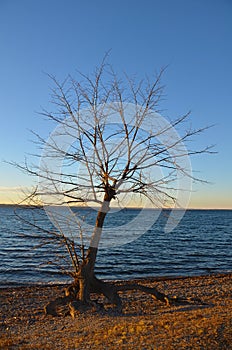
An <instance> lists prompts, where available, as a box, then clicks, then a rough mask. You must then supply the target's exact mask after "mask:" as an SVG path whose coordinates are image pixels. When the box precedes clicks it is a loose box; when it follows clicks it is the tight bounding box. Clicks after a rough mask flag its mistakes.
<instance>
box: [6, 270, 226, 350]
mask: <svg viewBox="0 0 232 350" xmlns="http://www.w3.org/2000/svg"><path fill="white" fill-rule="evenodd" d="M231 277H232V275H231V274H228V275H216V276H206V277H196V278H185V279H173V280H163V281H155V280H147V281H145V280H143V281H141V283H144V284H145V285H150V286H157V287H158V288H159V289H160V290H161V291H164V292H166V293H167V292H168V293H169V294H170V295H178V296H186V297H197V298H200V299H201V300H202V301H203V302H204V303H205V305H203V304H200V303H199V304H194V305H188V304H186V305H181V306H166V305H164V304H162V303H160V302H156V301H154V300H153V299H152V298H150V296H149V295H145V294H141V293H138V292H134V293H133V292H123V293H121V296H122V298H123V306H124V308H123V311H124V312H123V314H121V315H117V314H115V313H114V311H113V310H112V309H111V308H110V307H108V309H107V310H105V312H91V311H88V312H86V313H81V314H79V315H78V316H77V317H76V318H75V319H72V318H71V316H69V315H68V316H66V317H64V316H62V317H55V318H54V317H50V316H46V317H45V316H44V313H43V307H44V305H45V304H46V302H48V301H49V300H51V299H52V298H53V297H56V296H59V295H60V294H61V291H62V289H63V287H62V286H53V287H38V286H36V287H30V288H29V287H25V288H11V289H1V290H0V299H1V325H0V334H1V336H0V349H8V350H11V349H22V350H24V349H69V350H71V349H78V350H79V349H98V350H99V349H100V350H101V349H102V350H103V349H104V350H105V349H126V350H130V349H133V350H135V349H144V350H145V349H146V350H148V349H157V350H159V349H160V350H161V349H165V350H169V349H173V350H174V349H178V350H179V349H193V350H197V349H199V350H200V349H204V350H207V349H209V350H217V349H226V350H228V349H232V331H231V330H232V280H231Z"/></svg>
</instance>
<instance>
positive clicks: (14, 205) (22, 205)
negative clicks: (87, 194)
mask: <svg viewBox="0 0 232 350" xmlns="http://www.w3.org/2000/svg"><path fill="white" fill-rule="evenodd" d="M67 206H68V205H67ZM1 207H18V208H43V205H41V206H39V205H37V206H33V205H27V204H6V203H0V208H1ZM69 207H70V208H78V209H93V207H88V206H78V205H72V206H69ZM114 208H115V209H119V208H118V207H111V209H114ZM96 209H97V207H96ZM139 209H143V210H164V211H171V210H184V211H194V210H201V211H203V210H207V211H210V210H217V211H219V210H221V211H226V210H228V211H231V210H232V208H183V209H182V208H142V207H126V208H122V210H139Z"/></svg>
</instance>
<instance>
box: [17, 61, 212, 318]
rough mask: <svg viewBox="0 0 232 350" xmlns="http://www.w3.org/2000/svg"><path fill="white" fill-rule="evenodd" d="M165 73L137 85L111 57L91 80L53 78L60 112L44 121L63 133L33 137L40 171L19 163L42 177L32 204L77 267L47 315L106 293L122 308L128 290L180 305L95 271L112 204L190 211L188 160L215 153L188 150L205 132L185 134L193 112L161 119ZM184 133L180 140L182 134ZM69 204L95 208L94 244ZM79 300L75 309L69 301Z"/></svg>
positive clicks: (45, 113) (49, 234) (49, 233)
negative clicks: (61, 305) (124, 291)
mask: <svg viewBox="0 0 232 350" xmlns="http://www.w3.org/2000/svg"><path fill="white" fill-rule="evenodd" d="M162 73H163V70H161V72H160V73H159V74H158V75H157V76H156V77H155V79H154V80H150V79H144V80H142V81H139V82H138V81H137V80H136V79H131V78H128V77H127V76H126V75H125V77H124V79H123V80H120V79H119V78H118V76H117V75H116V74H115V73H114V72H113V70H112V69H111V67H110V66H109V65H107V63H106V62H105V59H104V60H103V62H102V64H101V65H100V67H99V68H97V69H96V70H95V72H94V74H92V75H91V76H87V75H83V74H81V73H79V76H80V79H79V80H78V81H77V80H75V79H73V78H72V77H71V76H68V78H67V79H66V80H65V81H64V82H63V83H59V82H58V81H57V79H56V78H55V77H54V76H50V78H51V80H52V82H53V86H54V88H53V90H52V103H53V105H54V106H55V108H54V110H55V112H50V111H45V110H44V111H43V112H42V115H43V116H46V117H47V118H48V119H49V120H51V121H52V122H55V125H56V128H55V130H54V131H53V132H52V134H51V135H50V137H49V139H48V140H45V139H43V138H42V137H41V136H39V135H37V134H34V135H35V136H36V138H37V142H38V144H39V145H40V146H41V148H42V150H43V152H42V157H41V162H40V165H39V166H29V165H28V164H25V165H23V166H19V165H17V166H18V167H20V168H21V169H23V170H24V171H26V173H28V174H30V175H33V176H36V177H39V185H38V186H37V187H36V188H35V189H34V190H33V193H31V194H30V196H28V198H27V201H28V202H29V201H30V203H32V202H35V201H36V202H37V204H40V205H41V204H43V205H44V208H45V210H46V212H47V214H48V216H49V217H50V219H51V221H52V222H53V223H54V225H55V226H56V230H54V231H49V230H48V231H47V232H46V235H47V237H49V238H50V239H52V240H54V241H57V242H58V243H59V244H63V245H64V246H65V247H66V249H67V252H68V254H67V256H68V257H69V258H70V261H71V265H72V269H71V270H69V273H70V274H71V276H72V277H73V284H72V285H71V286H70V288H69V289H68V291H67V295H66V297H64V298H58V299H56V301H54V302H51V303H49V305H47V307H46V312H47V313H51V314H55V313H56V312H55V307H56V305H57V303H69V306H70V308H71V309H72V308H73V307H78V305H79V304H80V303H81V304H84V305H92V301H91V293H99V294H103V295H104V296H106V297H107V298H108V300H109V301H110V302H111V303H113V304H115V305H116V306H117V308H118V309H121V307H122V303H121V299H120V297H119V294H118V292H119V291H120V290H122V289H137V290H141V291H143V292H146V293H150V294H151V295H152V296H153V297H155V298H157V299H158V300H161V301H164V302H166V303H171V302H178V300H179V301H180V299H178V298H174V297H170V296H168V295H165V294H163V293H161V292H159V291H158V290H157V289H156V288H148V287H145V286H143V285H139V284H128V285H125V284H124V285H114V284H113V283H106V282H105V281H102V280H99V279H98V278H97V277H96V276H95V271H94V267H95V262H96V258H97V252H98V249H99V244H100V241H101V239H102V231H103V228H104V222H105V218H106V216H107V214H108V213H109V211H110V208H111V207H112V205H113V206H114V205H116V206H118V205H119V206H120V203H121V201H122V202H123V201H124V202H125V201H127V204H128V205H130V203H132V202H133V203H137V204H138V203H140V204H141V205H144V203H146V205H147V206H150V207H156V208H160V207H168V206H170V207H175V206H177V204H178V201H180V203H179V204H180V206H182V207H183V206H184V205H183V202H185V203H184V204H186V201H187V200H186V198H187V197H186V198H185V199H184V200H183V199H181V198H180V192H181V193H182V194H183V193H186V192H187V191H188V190H189V188H185V187H186V183H185V180H186V178H187V179H189V181H190V180H191V179H192V174H191V168H190V166H189V163H188V161H186V160H188V157H189V155H192V154H201V153H205V152H210V148H209V147H206V148H205V149H200V150H188V151H187V149H186V147H185V144H186V142H187V141H188V140H191V139H192V137H193V136H195V135H197V134H198V133H200V132H202V131H203V130H204V129H197V130H192V129H188V130H187V131H186V130H184V126H185V125H186V121H187V119H188V117H189V113H187V114H186V115H184V116H182V117H180V118H178V119H176V120H173V121H169V122H167V121H165V120H164V118H162V117H161V116H160V115H159V114H158V113H157V112H158V107H159V103H160V99H161V98H162V96H163V87H162V85H161V81H160V80H161V76H162ZM178 128H179V132H180V134H181V136H179V134H177V132H176V131H175V130H177V129H178ZM157 169H161V170H162V171H161V172H160V170H159V171H158V172H157ZM184 179H185V180H184ZM182 180H183V184H182ZM189 184H190V182H189V183H188V186H187V187H189ZM181 186H183V187H181ZM184 196H185V195H184ZM128 198H129V200H128ZM70 205H77V206H91V207H94V208H95V210H96V218H95V223H94V225H93V229H92V232H91V235H90V236H88V235H87V238H86V236H85V235H86V233H85V227H83V225H82V223H83V221H81V220H79V219H78V218H77V217H76V215H74V214H72V211H71V209H70V207H69V206H70ZM132 229H133V227H132ZM134 229H135V228H134ZM74 231H76V232H77V236H78V239H77V238H76V237H75V234H74ZM113 231H114V229H112V235H114V232H113ZM73 299H75V300H76V301H75V303H76V304H75V303H70V301H73ZM77 303H79V304H78V305H77ZM75 305H76V306H75Z"/></svg>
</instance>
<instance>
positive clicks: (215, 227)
mask: <svg viewBox="0 0 232 350" xmlns="http://www.w3.org/2000/svg"><path fill="white" fill-rule="evenodd" d="M76 210H79V209H76ZM20 212H21V214H22V215H23V216H24V218H27V219H28V220H32V216H33V218H34V219H33V220H35V221H34V222H36V223H40V224H41V223H42V225H43V227H44V228H47V229H51V228H52V226H51V223H50V221H49V220H48V218H47V216H46V215H45V213H44V212H43V211H42V212H41V211H37V210H33V211H32V210H31V209H21V210H20ZM138 213H139V210H137V209H127V210H123V211H122V212H120V213H117V214H115V217H113V216H111V217H109V220H108V222H106V226H108V227H109V228H110V229H112V232H113V231H114V222H117V225H118V220H122V221H123V220H124V221H125V220H126V222H130V221H131V220H133V218H134V217H135V216H137V215H138ZM85 214H86V212H85ZM93 214H94V213H92V212H91V213H90V211H89V212H88V211H87V219H88V220H89V221H91V220H92V219H93ZM164 214H165V215H164ZM149 215H156V214H155V211H154V212H153V211H151V212H150V214H149ZM167 215H168V212H164V213H161V215H160V216H159V218H158V220H157V221H156V222H155V224H154V225H153V226H152V227H151V228H150V229H149V230H148V231H147V232H145V233H144V234H143V235H141V236H140V237H138V238H137V239H136V240H134V241H132V242H129V243H127V244H125V245H122V246H118V247H111V248H110V247H108V248H101V249H100V250H99V253H98V258H97V266H96V274H97V276H98V277H100V278H104V279H123V278H124V279H132V278H142V277H151V276H152V277H161V276H173V277H174V276H179V275H182V276H194V275H202V274H209V273H216V272H222V273H223V272H231V271H232V210H187V211H186V213H185V215H184V217H183V219H182V221H181V222H180V223H179V225H178V226H177V227H176V228H175V229H174V230H173V231H172V232H171V233H165V232H164V226H165V223H166V221H167ZM142 224H143V223H142V222H141V225H142ZM133 229H134V232H136V230H137V229H138V225H135V227H134V228H133ZM31 232H34V233H35V234H37V235H41V233H40V232H39V231H38V230H37V229H36V228H35V227H34V228H32V227H31V226H30V225H28V224H26V223H25V222H22V221H20V220H18V218H17V217H16V216H15V214H14V208H13V207H11V206H0V287H4V286H9V285H26V284H33V283H36V284H37V283H41V284H43V283H45V284H47V283H63V282H67V281H69V280H70V279H69V277H67V276H66V275H63V274H62V273H61V271H60V270H59V269H58V268H57V267H55V266H53V265H50V264H49V263H48V262H49V261H53V262H54V261H55V259H56V254H58V253H59V249H58V248H57V247H54V245H53V244H49V245H47V246H41V247H38V248H37V249H35V246H36V245H37V244H38V243H39V241H37V240H34V239H30V238H27V237H24V236H19V234H25V233H26V234H28V233H29V234H30V233H31ZM120 234H121V236H123V235H125V234H126V233H125V232H123V230H121V232H120ZM116 239H117V238H116ZM57 249H58V250H57Z"/></svg>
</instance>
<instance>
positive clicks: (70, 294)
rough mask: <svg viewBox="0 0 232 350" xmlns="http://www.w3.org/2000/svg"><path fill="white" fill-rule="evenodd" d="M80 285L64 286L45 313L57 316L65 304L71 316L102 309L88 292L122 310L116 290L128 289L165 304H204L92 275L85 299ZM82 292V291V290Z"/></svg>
mask: <svg viewBox="0 0 232 350" xmlns="http://www.w3.org/2000/svg"><path fill="white" fill-rule="evenodd" d="M80 285H82V286H83V281H81V283H80V281H78V280H76V281H75V283H74V284H72V285H70V286H68V287H67V288H65V296H64V297H58V298H56V299H55V300H53V301H51V302H49V303H48V304H47V305H46V306H45V308H44V311H45V314H46V315H52V316H57V315H58V312H57V309H58V308H59V307H64V306H67V310H66V314H70V315H71V316H72V317H73V318H74V317H75V316H76V315H77V314H78V313H80V312H86V311H89V310H91V311H94V312H96V311H100V310H104V305H103V304H100V303H98V302H97V301H93V300H91V297H90V294H91V293H94V294H101V295H104V296H105V297H106V298H107V300H108V302H109V303H110V304H112V305H114V307H115V310H116V311H117V312H120V313H121V312H122V301H121V298H120V296H119V295H118V292H120V291H128V290H138V291H141V292H142V293H146V294H149V295H150V296H151V297H152V298H153V299H155V300H158V301H161V302H164V303H166V305H186V304H201V305H205V303H203V302H202V301H201V300H200V299H197V298H182V297H177V296H169V295H166V294H164V293H161V292H159V291H158V290H157V289H156V288H155V287H147V286H144V285H141V284H137V283H126V284H125V283H124V284H121V285H115V284H113V283H109V282H105V281H101V280H99V279H97V278H96V277H95V276H93V277H92V278H91V279H89V280H88V283H86V284H85V285H86V286H87V292H85V293H84V295H85V299H84V300H81V298H79V296H80ZM82 292H83V291H82Z"/></svg>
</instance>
